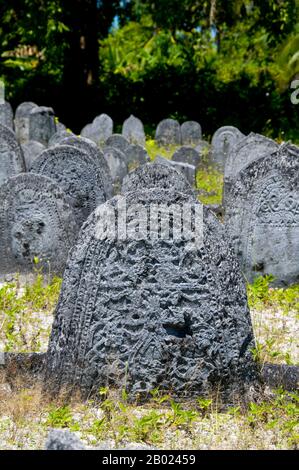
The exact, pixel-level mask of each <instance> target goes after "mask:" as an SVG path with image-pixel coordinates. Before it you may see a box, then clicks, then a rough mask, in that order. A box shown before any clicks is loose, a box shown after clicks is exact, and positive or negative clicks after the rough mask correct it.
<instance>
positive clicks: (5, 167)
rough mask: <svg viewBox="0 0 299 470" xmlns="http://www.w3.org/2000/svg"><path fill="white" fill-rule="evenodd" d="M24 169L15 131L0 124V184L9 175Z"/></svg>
mask: <svg viewBox="0 0 299 470" xmlns="http://www.w3.org/2000/svg"><path fill="white" fill-rule="evenodd" d="M24 171H25V161H24V156H23V152H22V149H21V147H20V145H19V144H18V142H17V139H16V136H15V133H14V132H13V131H12V130H11V129H9V128H8V127H5V126H2V125H1V124H0V185H1V184H2V183H3V182H4V181H5V180H6V179H7V178H9V177H10V176H14V175H17V174H18V173H22V172H24Z"/></svg>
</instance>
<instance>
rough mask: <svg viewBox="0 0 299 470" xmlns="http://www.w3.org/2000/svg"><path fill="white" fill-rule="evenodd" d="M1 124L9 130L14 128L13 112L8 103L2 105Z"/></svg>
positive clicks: (0, 108)
mask: <svg viewBox="0 0 299 470" xmlns="http://www.w3.org/2000/svg"><path fill="white" fill-rule="evenodd" d="M0 124H2V125H3V126H6V127H8V128H9V129H13V128H14V120H13V110H12V107H11V104H10V103H9V102H8V101H5V102H4V103H0Z"/></svg>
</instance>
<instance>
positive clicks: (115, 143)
mask: <svg viewBox="0 0 299 470" xmlns="http://www.w3.org/2000/svg"><path fill="white" fill-rule="evenodd" d="M105 146H106V147H114V148H116V149H118V150H120V151H121V152H126V150H127V148H128V147H129V146H130V142H129V141H128V140H127V139H126V138H125V137H124V136H123V135H121V134H112V135H111V136H110V137H109V138H108V139H107V140H106V143H105Z"/></svg>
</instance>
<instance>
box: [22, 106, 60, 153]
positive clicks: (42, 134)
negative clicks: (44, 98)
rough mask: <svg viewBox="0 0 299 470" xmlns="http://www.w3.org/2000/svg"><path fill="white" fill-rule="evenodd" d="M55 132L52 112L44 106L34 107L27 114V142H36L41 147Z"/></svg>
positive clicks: (46, 143)
mask: <svg viewBox="0 0 299 470" xmlns="http://www.w3.org/2000/svg"><path fill="white" fill-rule="evenodd" d="M55 132H56V124H55V117H54V111H53V109H52V108H47V107H45V106H36V107H35V108H33V109H32V110H31V111H30V113H29V140H36V141H37V142H40V143H41V144H43V145H48V142H49V140H50V138H51V137H52V135H53V134H55Z"/></svg>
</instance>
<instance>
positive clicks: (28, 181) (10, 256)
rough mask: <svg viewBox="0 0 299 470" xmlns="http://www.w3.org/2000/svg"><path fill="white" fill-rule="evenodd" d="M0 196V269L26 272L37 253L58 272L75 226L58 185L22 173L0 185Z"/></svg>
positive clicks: (71, 239) (74, 231)
mask: <svg viewBox="0 0 299 470" xmlns="http://www.w3.org/2000/svg"><path fill="white" fill-rule="evenodd" d="M0 200H1V205H0V273H1V274H4V273H13V272H30V271H32V270H33V267H34V258H35V257H37V258H38V259H39V260H40V262H41V265H42V266H43V267H44V268H45V269H46V270H47V272H48V271H49V269H50V271H51V272H54V273H59V274H61V273H62V271H63V269H64V265H65V262H66V259H67V255H68V251H69V249H70V248H71V246H72V245H73V243H74V240H75V236H76V234H77V233H78V229H77V226H76V220H75V216H74V212H73V210H72V208H71V207H70V205H69V204H68V203H67V200H66V195H65V194H64V193H63V191H62V190H61V189H60V187H59V186H58V185H57V184H55V183H54V182H53V181H52V180H50V179H49V178H46V177H44V176H40V175H34V174H31V173H22V174H20V175H18V176H14V177H12V178H10V179H9V180H7V181H6V183H4V184H3V185H2V186H1V187H0Z"/></svg>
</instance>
